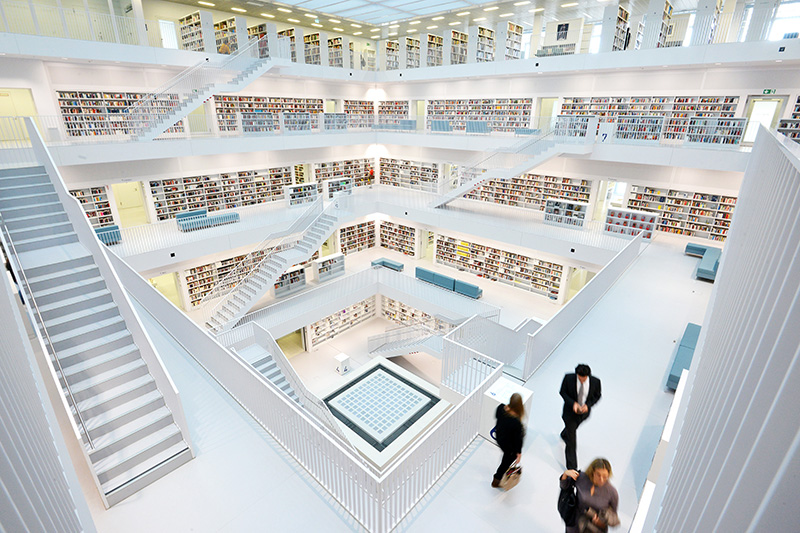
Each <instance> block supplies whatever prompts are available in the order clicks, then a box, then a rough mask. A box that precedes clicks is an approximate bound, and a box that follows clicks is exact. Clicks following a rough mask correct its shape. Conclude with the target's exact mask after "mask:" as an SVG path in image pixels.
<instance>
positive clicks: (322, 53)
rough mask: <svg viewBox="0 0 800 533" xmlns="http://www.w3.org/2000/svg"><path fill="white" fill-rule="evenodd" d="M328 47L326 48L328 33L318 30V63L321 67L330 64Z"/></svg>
mask: <svg viewBox="0 0 800 533" xmlns="http://www.w3.org/2000/svg"><path fill="white" fill-rule="evenodd" d="M330 55H331V52H330V49H329V48H328V33H327V32H324V31H321V32H319V64H320V65H322V66H323V67H327V66H330V64H331V60H330ZM344 57H345V56H344V51H343V52H342V65H343V66H344V65H345V63H344Z"/></svg>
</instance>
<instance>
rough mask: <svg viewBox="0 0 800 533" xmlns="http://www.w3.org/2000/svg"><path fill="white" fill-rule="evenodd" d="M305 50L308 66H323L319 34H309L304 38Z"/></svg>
mask: <svg viewBox="0 0 800 533" xmlns="http://www.w3.org/2000/svg"><path fill="white" fill-rule="evenodd" d="M303 49H304V50H305V56H304V57H305V60H306V65H321V64H322V59H321V57H320V46H319V33H309V34H308V35H304V36H303Z"/></svg>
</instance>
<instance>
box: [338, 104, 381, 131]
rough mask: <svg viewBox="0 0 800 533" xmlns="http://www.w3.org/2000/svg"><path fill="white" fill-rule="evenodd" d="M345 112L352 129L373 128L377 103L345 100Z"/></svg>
mask: <svg viewBox="0 0 800 533" xmlns="http://www.w3.org/2000/svg"><path fill="white" fill-rule="evenodd" d="M344 112H345V113H346V114H347V115H348V118H349V126H350V127H351V128H371V127H372V124H373V123H374V122H375V102H373V101H372V100H345V101H344Z"/></svg>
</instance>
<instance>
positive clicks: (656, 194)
mask: <svg viewBox="0 0 800 533" xmlns="http://www.w3.org/2000/svg"><path fill="white" fill-rule="evenodd" d="M627 207H628V208H630V209H634V210H637V211H644V212H647V213H657V214H659V215H660V220H659V221H658V226H657V227H656V229H657V230H659V231H664V232H667V233H675V234H678V235H688V236H696V237H702V238H706V239H710V240H714V241H724V240H725V238H726V237H727V234H728V229H729V228H730V225H731V219H732V217H733V210H734V208H735V207H736V197H735V196H724V195H720V194H709V193H702V192H691V191H681V190H677V189H662V188H656V187H648V186H644V185H633V186H632V187H631V191H630V196H629V198H628V205H627Z"/></svg>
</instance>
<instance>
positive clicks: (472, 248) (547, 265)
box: [436, 235, 564, 300]
mask: <svg viewBox="0 0 800 533" xmlns="http://www.w3.org/2000/svg"><path fill="white" fill-rule="evenodd" d="M436 262H437V263H440V264H443V265H447V266H452V267H454V268H458V269H464V270H467V271H469V272H472V273H473V274H476V275H478V276H480V277H483V278H486V279H488V280H492V281H501V282H503V283H506V284H508V285H512V286H514V287H518V288H521V289H525V290H529V291H532V292H535V293H537V294H540V295H542V296H546V297H548V298H550V299H551V300H558V299H559V296H560V293H561V283H562V277H563V272H564V267H563V266H562V265H560V264H558V263H552V262H550V261H544V260H541V259H537V258H535V257H530V256H526V255H520V254H516V253H513V252H509V251H506V250H501V249H499V248H494V247H491V246H486V245H483V244H478V243H475V242H470V241H464V240H461V239H456V238H454V237H450V236H447V235H439V236H438V238H437V240H436Z"/></svg>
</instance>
